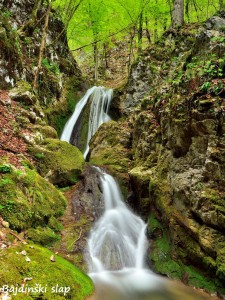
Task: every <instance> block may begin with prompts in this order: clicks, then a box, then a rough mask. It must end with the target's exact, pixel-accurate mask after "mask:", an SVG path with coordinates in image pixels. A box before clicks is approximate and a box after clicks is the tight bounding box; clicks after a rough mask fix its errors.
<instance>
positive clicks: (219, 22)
mask: <svg viewBox="0 0 225 300" xmlns="http://www.w3.org/2000/svg"><path fill="white" fill-rule="evenodd" d="M224 22H225V19H224V14H223V13H221V14H220V15H219V16H216V17H213V18H212V19H210V20H209V21H207V23H206V25H204V26H203V27H199V26H198V25H188V26H186V28H183V29H180V30H179V31H169V32H167V33H165V35H164V36H163V37H162V39H161V40H160V41H159V42H158V43H157V44H156V45H154V46H152V47H151V48H150V49H148V50H147V51H146V52H145V53H144V54H143V55H142V56H141V57H140V58H139V59H138V61H137V62H136V64H135V65H134V66H133V68H132V71H131V75H130V79H129V81H128V83H127V85H126V86H125V88H124V90H123V91H122V92H120V93H119V94H120V98H119V99H120V105H119V108H120V113H121V114H122V115H123V116H124V117H123V118H122V119H120V121H119V122H117V123H116V125H115V123H108V124H106V125H104V126H102V127H101V128H100V130H99V132H98V134H97V135H96V136H95V137H94V139H93V140H92V146H91V155H90V160H91V161H93V162H95V163H96V162H97V163H100V162H101V163H104V164H105V165H108V166H109V167H110V168H111V170H112V171H113V172H117V174H118V175H119V176H121V174H123V175H124V172H127V173H128V174H129V176H130V182H131V184H132V186H133V191H134V194H135V197H131V198H130V199H131V200H132V202H133V205H134V206H136V208H138V209H139V210H140V211H141V212H142V214H143V216H145V217H146V219H147V218H148V223H149V226H148V234H149V238H150V239H151V241H152V244H151V249H150V251H149V258H150V261H151V262H152V264H153V268H154V270H155V271H157V272H159V273H162V274H166V275H168V276H170V277H173V278H179V279H181V280H183V282H185V283H188V284H190V285H193V286H197V287H202V288H205V289H207V290H209V291H220V293H222V294H223V293H224V289H223V286H224V282H225V260H224V254H225V243H224V241H225V235H224V224H225V202H224V201H225V200H224V199H225V198H224V197H225V189H224V181H225V177H224V176H225V161H224V155H225V153H224V149H225V126H224V104H225V99H224V95H225V89H224V83H225V79H224V78H225V60H224V49H225V34H224V31H223V30H224V26H223V24H224ZM116 100H117V101H118V99H116ZM124 119H125V120H126V121H124ZM110 130H111V131H110ZM124 131H126V132H127V137H128V136H130V138H129V142H128V143H127V142H126V143H124V135H123V134H122V135H120V133H121V132H124ZM109 132H110V134H109ZM105 135H106V136H107V135H110V138H106V139H105V138H104V143H101V146H99V145H100V143H99V141H100V140H101V139H102V137H104V136H105ZM116 141H117V142H116ZM112 146H114V148H113V147H112ZM121 147H123V148H121ZM110 149H111V150H110ZM120 149H121V150H122V151H121V150H120ZM106 150H107V151H106ZM106 152H107V153H109V154H107V155H106V154H105V153H106ZM115 153H116V155H117V156H115ZM122 153H123V154H122ZM127 154H128V155H127ZM114 157H117V158H116V159H115V160H113V161H112V158H114ZM125 158H126V159H125ZM121 164H122V165H123V164H125V167H124V165H123V168H121ZM213 281H214V282H213Z"/></svg>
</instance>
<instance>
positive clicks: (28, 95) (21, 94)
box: [10, 81, 37, 105]
mask: <svg viewBox="0 0 225 300" xmlns="http://www.w3.org/2000/svg"><path fill="white" fill-rule="evenodd" d="M10 97H11V98H12V99H13V100H14V101H17V102H20V103H22V104H24V105H33V104H35V103H36V102H37V98H36V96H35V95H34V94H33V92H32V87H31V85H30V84H29V83H28V82H26V81H18V82H17V84H16V87H14V88H13V89H11V91H10Z"/></svg>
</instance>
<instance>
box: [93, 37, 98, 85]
mask: <svg viewBox="0 0 225 300" xmlns="http://www.w3.org/2000/svg"><path fill="white" fill-rule="evenodd" d="M93 48H94V63H95V81H97V80H98V43H97V42H96V43H95V44H94V47H93Z"/></svg>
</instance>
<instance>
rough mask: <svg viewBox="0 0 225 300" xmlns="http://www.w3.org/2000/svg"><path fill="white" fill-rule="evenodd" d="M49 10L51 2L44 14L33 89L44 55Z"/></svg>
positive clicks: (36, 83)
mask: <svg viewBox="0 0 225 300" xmlns="http://www.w3.org/2000/svg"><path fill="white" fill-rule="evenodd" d="M51 8H52V6H51V2H50V3H49V5H48V9H47V13H46V18H45V25H44V27H43V31H42V39H41V46H40V51H39V58H38V65H37V69H36V71H35V74H34V83H33V88H34V89H36V88H37V86H38V75H39V72H40V69H41V64H42V60H43V54H44V50H45V44H46V36H47V30H48V21H49V15H50V12H51Z"/></svg>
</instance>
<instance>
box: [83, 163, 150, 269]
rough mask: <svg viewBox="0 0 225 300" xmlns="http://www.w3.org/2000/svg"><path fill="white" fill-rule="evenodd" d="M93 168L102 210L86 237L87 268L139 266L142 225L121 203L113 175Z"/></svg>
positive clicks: (142, 248) (142, 252)
mask: <svg viewBox="0 0 225 300" xmlns="http://www.w3.org/2000/svg"><path fill="white" fill-rule="evenodd" d="M96 169H97V170H98V172H99V174H100V179H101V184H102V190H103V198H104V203H105V211H104V213H103V215H102V217H101V218H100V219H99V221H98V222H97V223H96V224H95V226H94V228H93V229H92V231H91V234H90V238H89V240H88V252H89V254H90V259H89V270H90V272H99V271H106V270H121V269H124V268H143V267H144V256H145V251H146V246H147V240H146V237H145V229H146V224H145V223H144V222H143V221H142V220H141V219H140V218H139V217H138V216H136V215H135V214H133V213H132V212H131V211H130V210H129V209H128V207H127V206H126V205H125V203H124V200H123V197H122V195H121V192H120V189H119V186H118V184H117V182H116V181H115V180H114V178H113V177H112V176H110V175H109V174H107V173H105V172H104V171H102V170H101V169H99V168H96Z"/></svg>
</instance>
